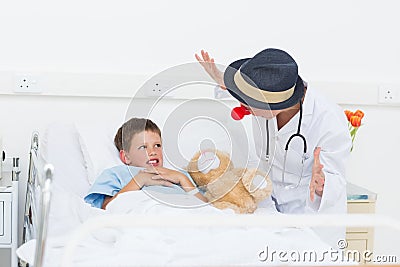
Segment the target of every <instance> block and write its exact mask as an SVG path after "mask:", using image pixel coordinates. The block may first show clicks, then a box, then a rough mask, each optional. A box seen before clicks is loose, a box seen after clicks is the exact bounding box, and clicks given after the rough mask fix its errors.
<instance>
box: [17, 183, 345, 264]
mask: <svg viewBox="0 0 400 267" xmlns="http://www.w3.org/2000/svg"><path fill="white" fill-rule="evenodd" d="M55 193H56V194H54V195H53V196H54V201H53V202H52V204H54V205H53V206H52V208H53V212H51V214H52V217H51V220H50V225H49V226H50V229H49V238H48V242H47V246H46V253H45V260H44V262H45V265H44V266H46V267H48V266H60V263H61V259H62V255H63V253H64V248H65V245H66V244H67V242H68V240H69V238H71V236H72V234H73V231H74V230H76V229H77V227H79V226H81V225H82V224H83V223H84V222H85V221H86V220H87V219H89V218H93V217H96V219H98V220H101V218H102V217H101V216H110V215H113V214H114V215H120V214H130V215H137V216H142V215H150V216H154V215H157V217H158V216H159V218H160V221H162V218H163V216H171V215H172V216H177V217H179V216H186V215H205V216H206V215H216V216H221V220H224V219H229V218H230V216H241V215H235V214H234V213H233V211H231V210H224V211H222V210H218V209H215V208H213V207H212V206H210V205H206V206H203V207H201V208H193V209H188V208H176V207H173V206H169V205H166V204H163V203H160V202H159V201H157V200H155V199H154V198H152V197H149V195H148V194H147V193H145V192H143V191H135V192H127V193H123V194H121V195H120V196H119V197H117V198H116V199H115V200H114V201H113V202H111V203H110V204H109V205H108V210H107V211H102V210H99V209H96V208H92V207H89V206H88V205H87V204H86V203H84V202H83V201H82V200H81V199H80V198H78V197H76V196H74V195H72V194H68V193H67V192H63V191H62V189H60V190H57V191H56V192H55ZM157 197H158V198H161V199H163V200H165V201H166V200H168V199H169V200H171V198H173V199H174V202H175V203H178V202H181V203H186V206H188V204H189V203H193V204H196V203H198V201H199V200H198V199H197V198H195V197H193V196H190V195H171V194H168V195H165V194H163V193H158V195H157ZM60 202H63V203H68V204H64V205H59V204H60ZM56 205H57V206H56ZM55 207H57V212H54V208H55ZM59 208H62V209H63V210H62V211H61V210H60V209H59ZM265 214H274V216H285V215H282V214H276V211H275V210H274V209H273V208H272V206H271V207H270V208H269V207H265V208H262V209H259V210H257V212H256V213H255V214H253V215H251V216H254V219H255V220H256V219H257V216H260V215H265ZM60 220H63V223H62V224H61V223H60ZM57 222H58V226H60V225H62V227H61V228H60V227H57ZM66 225H68V226H66ZM32 243H33V242H29V243H26V244H24V245H23V246H21V247H20V248H19V249H18V251H17V252H18V255H19V256H20V257H21V258H22V259H24V260H25V261H27V262H30V263H31V264H32V261H33V256H34V255H33V253H34V252H33V251H34V250H33V249H34V246H33V244H32ZM266 248H268V255H269V257H268V259H266V260H264V261H263V260H262V259H265V256H266V255H267V254H266V252H265V253H261V252H262V251H266ZM331 250H332V249H331V248H330V246H329V245H327V244H326V243H324V242H323V241H322V240H321V239H320V238H319V237H318V236H317V235H316V234H315V233H314V232H313V231H312V230H311V229H309V228H270V227H269V228H261V227H252V228H248V227H236V228H234V227H229V228H228V227H224V228H221V227H189V228H187V227H183V228H182V227H180V228H175V227H173V228H165V227H159V228H154V227H140V228H121V227H116V228H105V229H102V230H96V231H94V232H93V233H92V234H91V235H90V236H89V237H88V238H86V239H84V240H82V242H81V243H80V245H79V247H78V248H77V249H76V250H75V252H76V253H75V255H74V257H73V265H74V266H149V265H151V266H165V265H168V266H216V265H218V266H221V265H237V266H245V265H252V266H254V265H261V266H263V265H292V264H294V265H296V264H299V265H333V264H338V262H337V261H333V260H332V259H329V258H325V259H324V260H323V261H319V260H318V259H321V257H322V255H323V253H324V252H325V251H328V252H329V251H331ZM273 251H275V252H276V253H279V252H281V251H286V252H287V253H291V252H298V253H304V252H306V251H315V253H316V255H318V256H319V258H317V259H316V260H318V261H312V260H311V261H308V260H301V261H300V262H297V261H293V260H291V258H290V257H289V255H287V256H286V259H287V261H286V260H285V259H284V258H282V257H281V258H279V257H278V256H277V255H278V254H275V255H272V254H271V253H273ZM260 253H261V254H260ZM271 257H273V258H274V259H273V260H272V258H271Z"/></svg>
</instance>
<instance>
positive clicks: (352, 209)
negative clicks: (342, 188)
mask: <svg viewBox="0 0 400 267" xmlns="http://www.w3.org/2000/svg"><path fill="white" fill-rule="evenodd" d="M375 202H376V194H375V193H373V192H371V191H368V190H367V189H364V188H362V187H359V186H356V185H353V184H348V185H347V213H375ZM346 240H347V250H357V251H359V252H360V253H363V252H364V251H366V250H369V251H373V244H374V228H373V227H348V228H347V229H346ZM360 263H365V262H360Z"/></svg>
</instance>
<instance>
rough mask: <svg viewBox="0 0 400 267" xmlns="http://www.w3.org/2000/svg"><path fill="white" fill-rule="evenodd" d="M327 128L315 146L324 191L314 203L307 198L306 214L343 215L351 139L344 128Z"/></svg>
mask: <svg viewBox="0 0 400 267" xmlns="http://www.w3.org/2000/svg"><path fill="white" fill-rule="evenodd" d="M339 124H340V123H339ZM339 124H338V125H339ZM331 125H332V124H331ZM325 126H327V125H325ZM327 127H328V128H330V129H329V130H328V131H327V132H326V133H325V135H324V136H323V137H322V138H321V139H320V142H319V144H317V146H320V147H321V153H320V161H321V164H322V165H323V166H324V167H323V172H324V174H325V185H324V191H323V194H322V197H318V196H316V198H315V199H314V202H311V200H310V198H309V197H308V198H307V202H306V205H307V207H306V209H307V210H308V212H319V213H345V212H346V200H347V197H346V179H345V175H346V174H345V166H346V161H347V160H348V158H349V156H350V148H351V138H350V134H349V132H348V130H347V128H346V127H332V126H331V127H329V126H327Z"/></svg>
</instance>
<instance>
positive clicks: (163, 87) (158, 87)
mask: <svg viewBox="0 0 400 267" xmlns="http://www.w3.org/2000/svg"><path fill="white" fill-rule="evenodd" d="M170 89H171V87H170V86H167V84H166V82H154V83H152V84H150V86H149V88H148V90H146V96H152V97H154V96H165V97H170V96H171V95H170V93H171V92H168V91H169V90H170Z"/></svg>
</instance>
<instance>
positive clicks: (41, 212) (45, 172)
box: [20, 132, 54, 267]
mask: <svg viewBox="0 0 400 267" xmlns="http://www.w3.org/2000/svg"><path fill="white" fill-rule="evenodd" d="M39 151H40V150H39V133H37V132H34V133H33V134H32V138H31V148H30V153H29V169H28V180H27V185H26V198H25V212H24V225H23V231H22V240H23V242H24V243H25V242H27V241H29V240H31V239H36V250H35V261H34V266H35V267H42V265H43V256H44V247H45V244H46V237H47V226H48V217H49V210H50V199H51V190H50V189H51V182H52V179H53V173H54V168H53V166H52V165H51V164H43V160H42V159H41V158H40V155H39ZM28 265H29V264H27V263H25V262H23V261H22V260H20V266H28Z"/></svg>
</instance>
